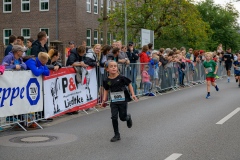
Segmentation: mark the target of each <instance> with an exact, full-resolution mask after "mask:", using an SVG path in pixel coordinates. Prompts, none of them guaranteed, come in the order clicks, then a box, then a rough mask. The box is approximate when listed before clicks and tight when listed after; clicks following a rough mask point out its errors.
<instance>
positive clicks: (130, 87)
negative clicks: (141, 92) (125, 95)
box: [128, 83, 138, 102]
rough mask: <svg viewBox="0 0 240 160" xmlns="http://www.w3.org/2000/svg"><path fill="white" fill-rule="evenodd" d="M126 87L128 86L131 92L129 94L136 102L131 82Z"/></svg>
mask: <svg viewBox="0 0 240 160" xmlns="http://www.w3.org/2000/svg"><path fill="white" fill-rule="evenodd" d="M128 88H129V90H130V92H131V94H132V98H133V99H134V100H135V101H136V102H138V100H137V97H136V96H135V94H134V91H133V87H132V85H131V83H130V84H129V85H128Z"/></svg>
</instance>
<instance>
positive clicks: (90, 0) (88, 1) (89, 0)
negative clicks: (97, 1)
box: [87, 0, 92, 13]
mask: <svg viewBox="0 0 240 160" xmlns="http://www.w3.org/2000/svg"><path fill="white" fill-rule="evenodd" d="M91 3H92V0H87V13H91V12H92V8H91V7H92V4H91ZM88 5H90V7H89V8H90V10H89V11H88Z"/></svg>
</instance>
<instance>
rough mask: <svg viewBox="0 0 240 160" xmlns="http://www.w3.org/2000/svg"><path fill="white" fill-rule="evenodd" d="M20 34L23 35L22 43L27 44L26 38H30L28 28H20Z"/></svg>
mask: <svg viewBox="0 0 240 160" xmlns="http://www.w3.org/2000/svg"><path fill="white" fill-rule="evenodd" d="M21 35H22V36H23V37H24V44H25V45H26V44H27V39H29V38H30V28H22V30H21Z"/></svg>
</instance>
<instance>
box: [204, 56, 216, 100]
mask: <svg viewBox="0 0 240 160" xmlns="http://www.w3.org/2000/svg"><path fill="white" fill-rule="evenodd" d="M205 57H206V61H205V62H203V66H204V69H205V73H206V80H207V92H208V93H207V97H206V98H207V99H208V98H209V97H210V85H211V83H212V86H214V87H215V88H216V91H219V88H218V86H217V84H216V83H215V77H216V74H217V69H218V65H217V63H216V62H214V61H213V60H212V53H211V52H207V53H205Z"/></svg>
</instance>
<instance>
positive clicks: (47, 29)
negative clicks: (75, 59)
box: [40, 28, 50, 44]
mask: <svg viewBox="0 0 240 160" xmlns="http://www.w3.org/2000/svg"><path fill="white" fill-rule="evenodd" d="M40 31H45V32H46V33H47V39H48V41H47V44H49V42H50V39H49V37H50V33H49V28H40Z"/></svg>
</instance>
